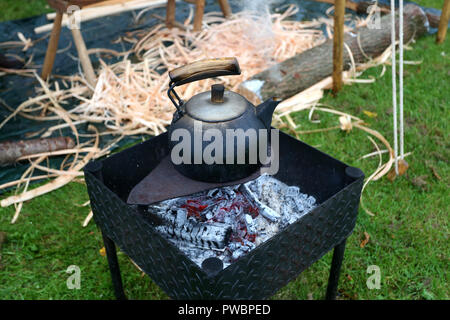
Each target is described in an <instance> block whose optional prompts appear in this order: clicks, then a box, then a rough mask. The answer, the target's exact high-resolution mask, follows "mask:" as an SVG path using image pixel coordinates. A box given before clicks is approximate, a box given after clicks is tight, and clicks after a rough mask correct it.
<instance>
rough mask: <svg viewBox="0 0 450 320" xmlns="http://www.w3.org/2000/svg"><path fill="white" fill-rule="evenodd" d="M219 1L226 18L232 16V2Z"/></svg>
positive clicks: (226, 0)
mask: <svg viewBox="0 0 450 320" xmlns="http://www.w3.org/2000/svg"><path fill="white" fill-rule="evenodd" d="M218 1H219V6H220V9H221V10H222V12H223V15H224V16H225V18H229V17H230V16H231V7H230V4H229V3H228V0H218Z"/></svg>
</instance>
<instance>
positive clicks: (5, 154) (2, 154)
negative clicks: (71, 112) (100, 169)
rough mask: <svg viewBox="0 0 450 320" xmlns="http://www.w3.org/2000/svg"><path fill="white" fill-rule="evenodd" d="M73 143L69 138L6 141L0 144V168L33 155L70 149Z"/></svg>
mask: <svg viewBox="0 0 450 320" xmlns="http://www.w3.org/2000/svg"><path fill="white" fill-rule="evenodd" d="M74 146H75V142H74V141H73V139H72V138H70V137H57V138H41V139H33V140H20V141H6V142H1V143H0V166H4V165H8V164H12V163H14V162H16V161H17V160H18V159H20V158H22V157H25V156H31V155H34V154H42V153H51V152H53V151H58V150H64V149H71V148H73V147H74Z"/></svg>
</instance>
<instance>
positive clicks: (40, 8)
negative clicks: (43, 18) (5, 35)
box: [0, 0, 53, 21]
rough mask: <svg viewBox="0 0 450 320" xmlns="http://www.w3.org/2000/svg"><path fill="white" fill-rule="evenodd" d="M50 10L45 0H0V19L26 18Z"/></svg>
mask: <svg viewBox="0 0 450 320" xmlns="http://www.w3.org/2000/svg"><path fill="white" fill-rule="evenodd" d="M51 11H53V10H52V9H51V8H50V6H49V5H48V4H47V1H45V0H2V1H0V21H6V20H15V19H22V18H28V17H31V16H35V15H39V14H43V13H48V12H51Z"/></svg>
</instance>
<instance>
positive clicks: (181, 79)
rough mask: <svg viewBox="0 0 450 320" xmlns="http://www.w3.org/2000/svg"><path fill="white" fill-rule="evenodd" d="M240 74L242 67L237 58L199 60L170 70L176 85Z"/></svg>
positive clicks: (171, 78) (171, 77) (170, 75)
mask: <svg viewBox="0 0 450 320" xmlns="http://www.w3.org/2000/svg"><path fill="white" fill-rule="evenodd" d="M239 74H241V69H240V67H239V63H238V61H237V59H236V58H216V59H205V60H199V61H195V62H192V63H190V64H187V65H185V66H182V67H179V68H176V69H173V70H171V71H169V77H170V80H172V83H173V84H174V85H175V86H180V85H182V84H186V83H189V82H192V81H197V80H202V79H206V78H213V77H219V76H231V75H239Z"/></svg>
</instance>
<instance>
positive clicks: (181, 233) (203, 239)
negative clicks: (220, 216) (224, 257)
mask: <svg viewBox="0 0 450 320" xmlns="http://www.w3.org/2000/svg"><path fill="white" fill-rule="evenodd" d="M148 213H149V214H150V215H154V216H156V217H157V218H160V219H159V221H160V225H158V226H156V229H157V230H158V231H159V232H161V233H163V234H165V235H167V236H168V237H169V238H172V239H175V240H181V241H184V242H188V243H189V244H192V245H195V246H198V247H202V248H207V249H224V248H225V246H226V245H227V244H228V243H229V241H230V236H231V233H232V228H231V226H230V225H228V224H226V223H219V222H208V223H206V222H199V221H196V220H194V219H193V218H188V217H187V211H186V210H185V209H178V210H177V211H176V213H175V214H174V213H173V212H172V210H171V209H170V208H168V209H164V208H163V207H157V206H150V207H149V210H148ZM153 221H156V219H153Z"/></svg>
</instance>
